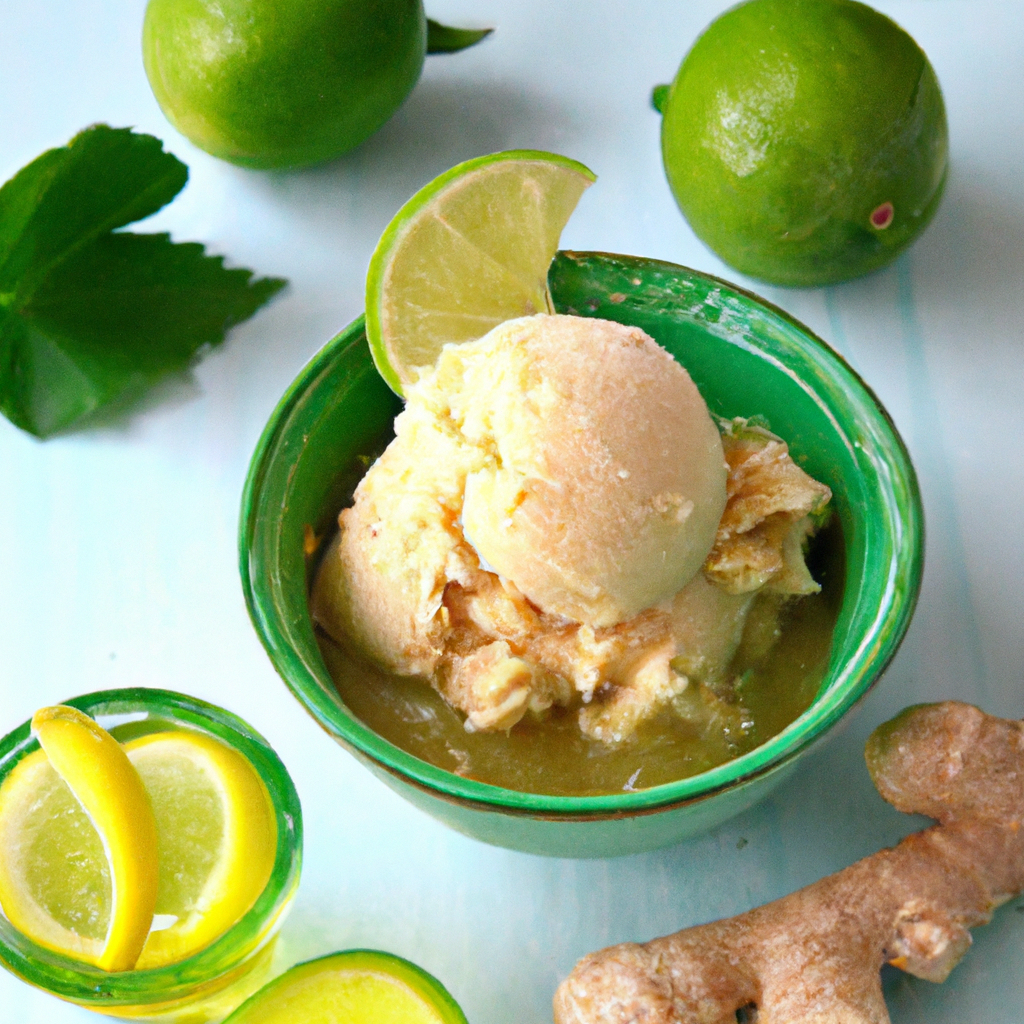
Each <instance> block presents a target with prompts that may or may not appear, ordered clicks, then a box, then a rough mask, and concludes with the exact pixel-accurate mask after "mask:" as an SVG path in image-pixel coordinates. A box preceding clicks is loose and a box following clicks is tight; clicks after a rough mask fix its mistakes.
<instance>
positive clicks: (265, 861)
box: [124, 730, 277, 970]
mask: <svg viewBox="0 0 1024 1024" xmlns="http://www.w3.org/2000/svg"><path fill="white" fill-rule="evenodd" d="M124 749H125V751H126V753H127V754H128V757H129V758H130V759H131V762H132V764H133V765H134V766H135V768H136V769H137V770H138V773H139V775H140V776H141V777H142V782H143V784H144V785H145V787H146V791H147V792H148V793H149V796H150V799H151V800H152V803H153V813H154V815H155V817H156V830H157V837H158V840H159V850H160V885H159V889H158V892H157V901H156V914H157V925H158V926H161V925H162V926H163V927H161V928H160V930H154V931H153V932H152V934H151V935H150V936H149V941H148V942H147V943H146V947H145V949H143V951H142V955H141V956H140V957H139V962H138V967H139V969H140V970H145V969H148V968H152V967H161V966H163V965H164V964H169V963H177V962H178V961H180V960H184V959H185V958H186V957H188V956H191V955H192V954H193V953H197V952H198V951H199V950H201V949H203V948H205V947H206V946H208V945H209V944H210V943H211V942H213V941H214V939H216V938H218V937H219V936H221V935H223V934H224V932H226V931H227V930H228V929H229V928H230V927H231V926H232V925H233V924H234V923H235V922H236V921H237V920H238V919H239V918H241V916H242V915H243V914H244V913H245V912H246V911H247V910H249V908H250V907H251V906H252V905H253V904H254V903H255V902H256V899H257V897H258V896H259V894H260V893H261V892H262V891H263V889H264V888H265V887H266V884H267V881H268V880H269V878H270V874H271V872H272V870H273V867H274V856H275V853H276V850H277V825H276V821H275V818H274V809H273V806H272V804H271V801H270V796H269V794H268V793H267V791H266V787H265V786H264V785H263V782H262V780H261V779H260V777H259V775H257V774H256V771H255V769H254V768H253V767H252V765H251V764H249V762H248V761H247V760H246V759H245V758H244V757H243V756H242V755H241V754H239V753H238V751H236V750H233V749H232V748H231V747H229V746H227V745H226V744H224V743H221V742H220V741H219V740H216V739H214V738H213V737H212V736H206V735H204V734H202V733H194V732H186V731H184V730H180V731H175V732H160V733H153V734H151V735H148V736H141V737H139V738H138V739H135V740H132V741H131V742H129V743H126V744H125V748H124Z"/></svg>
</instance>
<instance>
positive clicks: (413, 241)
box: [366, 149, 595, 394]
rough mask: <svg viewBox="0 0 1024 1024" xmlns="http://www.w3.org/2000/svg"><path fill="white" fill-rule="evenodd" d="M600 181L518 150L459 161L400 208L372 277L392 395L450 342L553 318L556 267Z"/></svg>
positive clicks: (376, 340)
mask: <svg viewBox="0 0 1024 1024" xmlns="http://www.w3.org/2000/svg"><path fill="white" fill-rule="evenodd" d="M594 180H595V176H594V174H593V173H592V172H591V171H589V170H588V169H587V168H586V167H584V166H583V164H580V163H577V162H576V161H575V160H570V159H568V158H567V157H564V156H558V155H557V154H555V153H544V152H540V151H537V150H528V149H523V150H512V151H510V152H507V153H494V154H491V155H490V156H482V157H477V158H476V159H474V160H467V161H466V162H465V163H462V164H458V165H457V166H456V167H453V168H452V169H451V170H450V171H447V172H445V173H444V174H442V175H441V176H440V177H439V178H435V179H434V180H433V181H432V182H431V183H430V184H429V185H426V186H425V187H424V188H422V189H420V191H419V192H417V193H416V195H414V196H413V197H412V199H410V200H409V201H408V202H407V203H406V204H405V205H404V206H403V207H402V208H401V210H399V211H398V213H397V214H396V215H395V217H394V219H393V220H392V221H391V223H390V224H389V225H388V227H387V229H386V230H385V232H384V234H383V235H382V236H381V239H380V242H378V243H377V248H376V250H375V251H374V254H373V257H372V258H371V260H370V268H369V270H368V271H367V275H366V335H367V338H368V339H369V342H370V352H371V353H372V354H373V361H374V363H376V365H377V369H378V370H379V371H380V374H381V376H382V377H383V378H384V380H385V381H387V383H388V385H389V386H390V387H391V388H392V390H394V391H395V392H396V393H398V394H402V393H403V389H404V387H405V386H406V385H407V384H409V383H411V382H412V381H414V380H416V378H417V376H418V373H419V371H420V370H421V369H422V368H425V367H431V366H433V365H434V362H435V360H436V359H437V356H438V354H439V353H440V351H441V348H442V346H443V345H445V344H447V343H449V342H454V343H459V342H464V341H473V340H475V339H476V338H480V337H483V335H485V334H486V333H487V332H488V331H489V330H490V329H491V328H492V327H495V326H497V325H498V324H500V323H502V322H504V321H505V320H511V319H512V318H513V317H518V316H526V315H528V314H530V313H544V312H548V311H549V308H550V306H549V300H548V287H547V273H548V267H549V266H550V264H551V260H552V259H553V258H554V255H555V253H556V252H557V250H558V239H559V237H560V236H561V233H562V228H563V227H564V226H565V223H566V221H567V220H568V219H569V216H570V215H571V214H572V211H573V210H574V209H575V208H576V204H577V203H578V202H579V199H580V196H581V195H582V194H583V192H584V190H585V189H586V188H587V187H588V186H589V185H591V184H592V183H593V181H594Z"/></svg>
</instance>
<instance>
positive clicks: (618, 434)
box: [409, 315, 728, 627]
mask: <svg viewBox="0 0 1024 1024" xmlns="http://www.w3.org/2000/svg"><path fill="white" fill-rule="evenodd" d="M409 400H410V404H412V403H424V404H426V405H428V406H430V407H432V408H434V409H435V410H436V413H437V414H438V415H439V416H443V417H445V418H447V419H448V420H449V421H450V424H451V427H452V429H454V430H456V431H458V432H459V434H460V435H461V436H462V438H463V439H464V440H465V442H466V443H468V444H469V445H471V446H473V447H474V448H475V449H477V450H478V451H480V452H483V453H486V457H485V458H484V459H483V460H482V463H481V464H480V465H479V467H478V468H476V469H474V470H473V471H471V472H470V473H468V475H467V478H466V486H465V495H464V499H463V504H462V516H461V518H462V528H463V532H464V535H465V538H466V540H467V541H468V542H469V543H470V544H471V545H472V547H473V548H474V550H475V551H476V552H477V554H478V556H479V557H480V560H481V562H482V563H483V565H484V567H485V568H487V569H490V570H491V571H493V572H495V573H497V574H498V575H499V576H501V577H503V578H505V579H507V580H510V581H511V582H512V583H514V584H515V586H516V587H517V588H518V589H519V590H520V591H521V592H522V593H523V594H525V595H526V596H527V597H528V598H529V599H530V600H531V601H532V602H533V603H534V604H536V605H537V606H539V607H540V608H542V609H543V610H544V611H545V612H548V613H556V614H559V615H562V616H564V617H566V618H568V619H573V620H575V621H577V622H582V623H585V624H587V625H589V626H594V627H601V626H609V625H613V624H614V623H617V622H622V621H625V620H626V619H629V618H632V617H633V616H634V615H636V614H637V613H638V612H640V611H642V610H643V609H644V608H648V607H651V606H652V605H655V604H658V603H660V602H662V601H666V600H668V599H670V598H671V597H672V596H673V595H674V594H675V593H676V592H677V591H679V590H680V589H681V588H682V587H683V586H684V585H685V584H686V583H687V582H688V581H689V580H690V579H691V578H692V577H693V576H694V575H695V574H696V573H697V572H698V570H699V569H700V567H701V565H702V564H703V562H704V560H705V558H707V556H708V553H709V552H710V550H711V547H712V545H713V543H714V540H715V533H716V530H717V527H718V522H719V520H720V518H721V516H722V511H723V509H724V508H725V501H726V487H725V482H726V476H727V472H728V471H727V467H726V464H725V458H724V455H723V452H722V443H721V439H720V436H719V432H718V429H717V428H716V427H715V425H714V423H713V422H712V420H711V417H710V415H709V414H708V410H707V406H706V405H705V403H704V399H703V398H702V397H701V395H700V393H699V392H698V390H697V388H696V386H695V385H694V383H693V381H692V380H691V379H690V376H689V374H688V373H687V372H686V370H684V369H683V368H682V367H681V366H680V365H679V364H678V363H677V362H676V361H675V360H674V359H673V358H672V357H671V356H670V355H669V354H668V353H667V352H666V351H665V350H664V349H662V348H661V347H660V346H659V345H658V344H657V343H656V342H654V341H653V340H652V339H651V338H650V337H648V336H647V335H646V334H645V333H644V332H643V331H642V330H640V329H639V328H637V327H628V326H624V325H622V324H618V323H612V322H610V321H606V320H595V319H584V318H580V317H571V316H544V315H541V316H534V317H524V318H521V319H518V320H511V321H508V322H507V323H504V324H501V325H500V326H499V327H496V328H495V329H494V330H492V331H491V332H490V333H489V334H487V335H486V336H484V337H483V338H481V339H480V340H479V341H476V342H473V343H471V344H468V345H460V346H451V347H448V348H446V349H445V350H444V352H443V354H442V356H441V359H440V361H439V363H438V366H437V369H436V371H435V372H434V373H433V374H431V375H429V376H428V377H426V378H425V379H424V380H423V381H421V382H420V383H419V384H418V385H416V386H415V387H414V388H412V389H411V390H410V394H409Z"/></svg>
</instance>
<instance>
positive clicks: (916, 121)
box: [655, 0, 948, 285]
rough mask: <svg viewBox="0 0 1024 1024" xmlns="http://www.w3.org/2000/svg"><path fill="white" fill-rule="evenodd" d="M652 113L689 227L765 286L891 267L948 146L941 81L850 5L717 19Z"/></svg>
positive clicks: (921, 58) (835, 1)
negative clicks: (657, 115) (659, 115)
mask: <svg viewBox="0 0 1024 1024" xmlns="http://www.w3.org/2000/svg"><path fill="white" fill-rule="evenodd" d="M655 102H656V104H657V105H658V106H659V109H661V110H662V112H663V113H664V120H663V122H662V129H661V142H662V156H663V159H664V162H665V170H666V173H667V175H668V180H669V184H670V186H671V188H672V191H673V193H674V194H675V197H676V200H677V202H678V203H679V206H680V208H681V209H682V211H683V214H684V215H685V217H686V219H687V220H688V221H689V222H690V226H691V227H692V228H693V230H694V232H695V233H696V234H697V236H698V237H699V238H700V239H701V240H702V241H703V242H704V243H705V244H706V245H708V246H709V247H710V248H711V249H712V250H714V251H715V252H716V253H717V254H718V255H719V256H720V257H721V258H722V259H723V260H725V261H726V262H727V263H729V264H730V265H731V266H733V267H735V268H736V269H737V270H739V271H741V272H743V273H744V274H749V275H750V276H751V277H756V278H760V279H761V280H764V281H768V282H770V283H772V284H782V285H823V284H830V283H833V282H836V281H843V280H846V279H848V278H851V277H856V276H858V275H860V274H865V273H867V272H869V271H871V270H874V269H876V268H878V267H881V266H884V265H885V264H886V263H888V262H889V261H890V260H892V259H894V258H895V256H896V255H897V254H898V253H899V252H900V251H901V250H902V249H904V248H905V247H906V246H907V245H909V244H910V243H911V242H912V241H913V240H914V239H915V238H916V237H917V236H918V235H919V234H920V233H921V232H922V231H923V230H924V228H925V226H926V225H927V224H928V222H929V220H931V217H932V215H933V214H934V213H935V210H936V207H937V206H938V203H939V199H940V197H941V195H942V188H943V185H944V183H945V178H946V165H947V150H948V130H947V127H946V112H945V107H944V105H943V102H942V92H941V90H940V88H939V83H938V80H937V78H936V77H935V72H934V70H933V69H932V66H931V64H930V63H929V62H928V58H927V57H926V56H925V55H924V53H923V52H922V51H921V49H920V47H919V46H918V45H917V44H916V43H915V42H914V40H913V39H911V37H910V36H909V35H908V34H907V33H906V32H904V31H903V29H901V28H900V27H899V26H898V25H896V24H895V23H894V22H892V21H890V19H889V18H887V17H885V16H884V15H882V14H879V13H878V12H877V11H875V10H873V9H872V8H870V7H867V6H866V5H864V4H861V3H856V2H854V0H748V2H747V3H743V4H740V5H739V6H737V7H734V8H732V9H731V10H729V11H726V12H725V13H724V14H723V15H721V16H720V17H719V18H718V19H717V20H716V21H714V22H712V23H711V25H710V26H708V28H707V29H706V30H705V32H704V34H703V35H701V36H700V38H699V39H698V40H697V42H696V43H695V44H694V45H693V48H692V49H691V50H690V52H689V53H688V54H687V55H686V57H685V58H684V60H683V63H682V65H681V66H680V68H679V72H678V73H677V75H676V77H675V81H674V82H673V83H672V85H671V86H670V87H669V89H668V90H667V92H664V91H663V90H656V91H655Z"/></svg>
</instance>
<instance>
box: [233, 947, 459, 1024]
mask: <svg viewBox="0 0 1024 1024" xmlns="http://www.w3.org/2000/svg"><path fill="white" fill-rule="evenodd" d="M300 1020H301V1021H302V1022H303V1024H466V1017H465V1015H464V1014H463V1012H462V1010H461V1009H460V1008H459V1005H458V1003H456V1002H455V1000H454V999H452V997H451V995H449V993H448V991H447V989H445V987H444V986H443V985H442V984H441V983H440V982H439V981H438V980H437V979H436V978H435V977H433V975H430V974H428V973H427V972H426V971H424V970H422V969H421V968H419V967H417V966H416V965H415V964H412V963H409V961H408V960H403V959H402V958H401V957H397V956H393V955H392V954H390V953H381V952H377V951H376V950H369V949H353V950H348V951H346V952H343V953H332V954H331V955H330V956H325V957H321V958H320V959H319V960H310V961H308V962H307V963H304V964H298V965H297V966H295V967H293V968H292V969H291V970H290V971H286V972H285V973H284V974H282V975H281V977H280V978H278V979H277V980H275V981H273V982H271V983H270V984H269V985H267V986H266V987H265V988H263V989H261V990H260V991H259V992H257V993H256V994H255V995H254V996H252V998H250V999H249V1000H248V1001H247V1002H245V1003H243V1004H242V1005H241V1006H240V1007H239V1008H238V1009H237V1010H236V1011H235V1012H234V1013H233V1014H232V1015H231V1016H230V1017H229V1018H228V1019H227V1020H226V1021H225V1022H224V1024H293V1022H294V1021H300Z"/></svg>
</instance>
